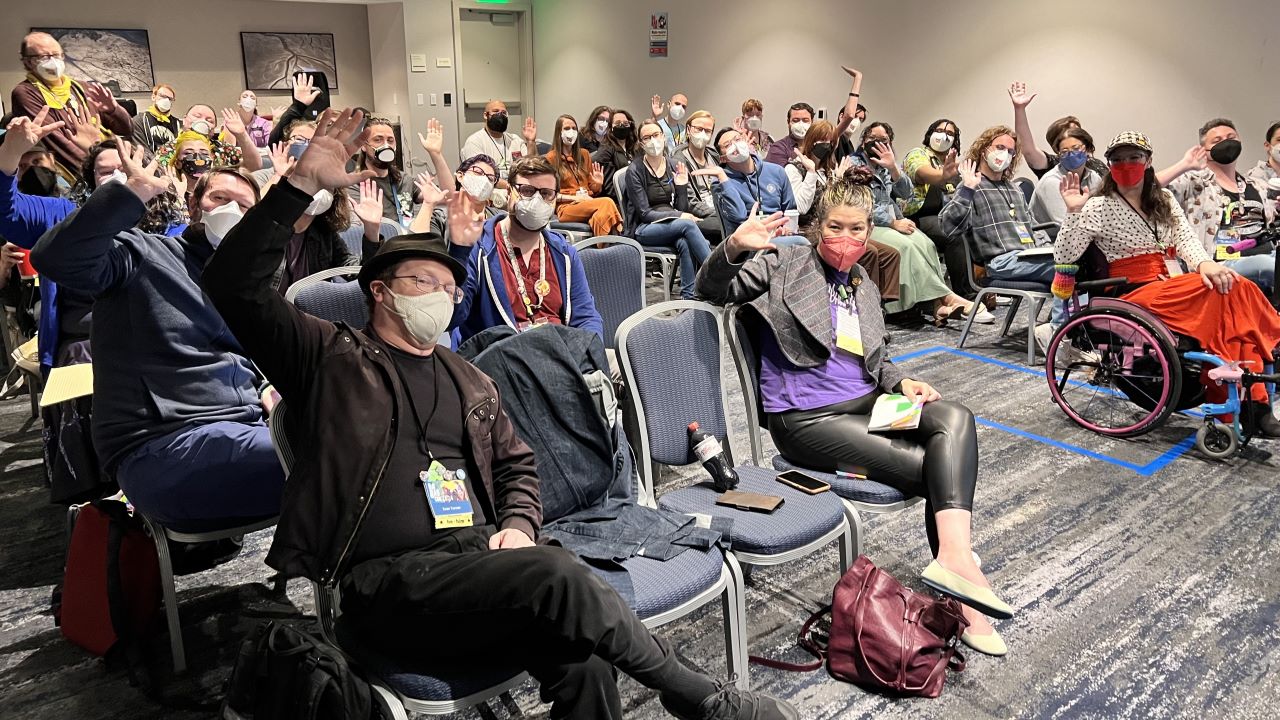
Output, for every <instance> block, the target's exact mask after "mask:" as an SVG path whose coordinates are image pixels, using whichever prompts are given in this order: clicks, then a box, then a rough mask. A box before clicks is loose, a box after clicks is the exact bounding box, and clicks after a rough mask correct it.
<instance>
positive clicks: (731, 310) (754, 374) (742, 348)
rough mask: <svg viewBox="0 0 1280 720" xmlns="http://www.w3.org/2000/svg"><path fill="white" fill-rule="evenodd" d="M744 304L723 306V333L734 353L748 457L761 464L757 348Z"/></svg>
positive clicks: (762, 457)
mask: <svg viewBox="0 0 1280 720" xmlns="http://www.w3.org/2000/svg"><path fill="white" fill-rule="evenodd" d="M744 308H746V306H745V305H726V306H725V308H724V335H725V339H726V340H727V341H728V343H729V352H730V354H731V355H732V356H733V365H734V369H736V370H737V373H738V383H739V384H740V385H741V386H742V405H743V409H744V411H745V412H746V414H747V441H748V444H749V445H750V447H751V460H752V461H753V462H755V464H756V465H760V464H761V463H762V462H763V460H764V444H763V443H762V442H761V441H760V432H761V427H760V352H759V348H757V347H756V344H755V341H756V339H755V336H754V335H753V333H752V328H749V327H747V324H746V323H745V322H744V320H745V319H746V318H745V317H744V316H743V315H744V312H754V310H750V311H747V310H744Z"/></svg>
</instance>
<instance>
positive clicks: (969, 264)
mask: <svg viewBox="0 0 1280 720" xmlns="http://www.w3.org/2000/svg"><path fill="white" fill-rule="evenodd" d="M961 240H962V242H961V243H960V245H961V246H962V247H963V248H964V269H965V270H966V271H968V273H969V287H974V288H980V287H986V283H985V282H981V281H979V280H978V274H977V272H975V271H974V269H973V233H971V232H966V233H965V234H964V237H963V238H961ZM984 266H985V264H984Z"/></svg>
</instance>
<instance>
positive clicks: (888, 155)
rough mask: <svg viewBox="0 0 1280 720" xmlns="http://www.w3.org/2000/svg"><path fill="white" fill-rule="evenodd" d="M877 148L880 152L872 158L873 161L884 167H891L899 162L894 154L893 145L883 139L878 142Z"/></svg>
mask: <svg viewBox="0 0 1280 720" xmlns="http://www.w3.org/2000/svg"><path fill="white" fill-rule="evenodd" d="M876 149H878V150H879V151H880V154H879V155H877V156H876V157H873V158H870V160H871V162H873V163H875V164H876V165H879V166H880V167H882V168H891V167H893V166H894V165H896V164H897V162H898V159H897V158H896V157H894V155H893V146H892V145H890V144H889V143H887V142H884V141H883V140H882V141H880V142H878V143H876Z"/></svg>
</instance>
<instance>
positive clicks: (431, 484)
mask: <svg viewBox="0 0 1280 720" xmlns="http://www.w3.org/2000/svg"><path fill="white" fill-rule="evenodd" d="M418 479H419V480H420V481H422V489H423V492H425V493H426V494H427V503H428V504H430V506H431V516H432V518H434V519H435V526H436V529H437V530H444V529H446V528H459V527H471V524H472V521H473V519H472V510H471V498H470V497H468V496H467V482H466V481H467V471H466V470H461V469H459V470H449V469H448V468H446V467H445V466H444V465H441V464H440V461H439V460H432V461H431V466H430V467H428V468H427V469H426V470H423V471H422V472H420V473H418Z"/></svg>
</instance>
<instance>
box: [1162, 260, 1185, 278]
mask: <svg viewBox="0 0 1280 720" xmlns="http://www.w3.org/2000/svg"><path fill="white" fill-rule="evenodd" d="M1164 271H1165V274H1166V275H1168V276H1169V277H1171V278H1175V277H1178V276H1179V275H1181V274H1182V263H1179V262H1178V258H1172V257H1169V256H1168V255H1166V256H1165V257H1164Z"/></svg>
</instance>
